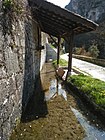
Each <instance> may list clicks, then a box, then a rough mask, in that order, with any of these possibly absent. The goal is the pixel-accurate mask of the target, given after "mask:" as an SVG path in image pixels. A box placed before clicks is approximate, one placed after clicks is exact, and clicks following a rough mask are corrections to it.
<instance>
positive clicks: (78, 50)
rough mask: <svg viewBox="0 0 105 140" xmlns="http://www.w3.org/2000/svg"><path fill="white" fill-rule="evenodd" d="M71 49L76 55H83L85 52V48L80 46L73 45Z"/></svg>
mask: <svg viewBox="0 0 105 140" xmlns="http://www.w3.org/2000/svg"><path fill="white" fill-rule="evenodd" d="M73 51H74V53H75V54H77V55H85V54H86V50H85V48H84V47H81V48H77V47H75V48H74V50H73Z"/></svg>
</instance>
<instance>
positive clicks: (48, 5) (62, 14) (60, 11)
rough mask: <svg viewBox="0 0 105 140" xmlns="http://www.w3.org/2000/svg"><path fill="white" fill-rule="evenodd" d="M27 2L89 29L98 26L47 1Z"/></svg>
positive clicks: (30, 0) (31, 0)
mask: <svg viewBox="0 0 105 140" xmlns="http://www.w3.org/2000/svg"><path fill="white" fill-rule="evenodd" d="M29 4H30V6H31V7H33V8H34V6H35V7H36V6H37V7H38V9H42V8H43V9H46V10H47V12H48V13H51V12H52V13H54V14H55V15H58V16H59V17H61V18H66V19H67V20H70V21H71V22H72V21H73V22H75V23H76V24H78V23H81V25H83V26H85V28H87V27H88V28H89V31H90V30H95V29H96V27H97V26H98V25H97V24H95V23H94V22H92V21H89V20H87V19H86V18H83V17H82V16H80V15H78V14H75V13H72V12H70V11H68V10H65V9H63V8H60V7H58V6H56V5H53V4H51V3H49V2H46V1H43V0H35V1H33V0H29Z"/></svg>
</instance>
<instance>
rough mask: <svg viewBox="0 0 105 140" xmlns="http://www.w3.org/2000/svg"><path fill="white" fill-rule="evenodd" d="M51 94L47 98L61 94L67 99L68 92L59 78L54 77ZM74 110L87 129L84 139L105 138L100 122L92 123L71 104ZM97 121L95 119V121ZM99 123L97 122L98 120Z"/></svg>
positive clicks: (103, 139)
mask: <svg viewBox="0 0 105 140" xmlns="http://www.w3.org/2000/svg"><path fill="white" fill-rule="evenodd" d="M49 92H50V94H49V96H46V100H49V99H51V98H54V97H55V96H56V94H58V95H61V96H62V97H63V98H64V99H65V100H66V101H67V92H66V91H65V89H64V88H62V85H61V84H60V83H59V82H58V80H56V79H54V80H52V81H51V84H50V87H49ZM70 108H71V110H72V112H73V113H74V114H75V116H76V118H77V119H78V121H79V123H80V124H81V125H82V127H83V128H84V130H85V134H86V136H85V138H84V139H83V140H105V130H104V129H102V128H99V127H98V124H92V123H91V121H89V120H88V118H86V116H84V115H83V114H82V113H81V112H80V111H79V110H77V109H75V108H73V107H72V106H70ZM94 122H95V121H94ZM96 123H97V122H96Z"/></svg>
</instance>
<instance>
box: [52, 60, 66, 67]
mask: <svg viewBox="0 0 105 140" xmlns="http://www.w3.org/2000/svg"><path fill="white" fill-rule="evenodd" d="M59 64H60V66H67V65H68V62H67V61H66V60H64V59H60V60H59ZM53 65H55V66H57V60H55V61H53Z"/></svg>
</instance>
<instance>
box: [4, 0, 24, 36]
mask: <svg viewBox="0 0 105 140" xmlns="http://www.w3.org/2000/svg"><path fill="white" fill-rule="evenodd" d="M22 14H23V3H22V2H21V0H18V1H16V0H3V1H2V16H3V18H2V27H3V35H4V36H5V35H6V34H8V35H12V36H13V25H15V24H16V23H17V22H18V20H19V19H21V20H22V16H21V15H22Z"/></svg>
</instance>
